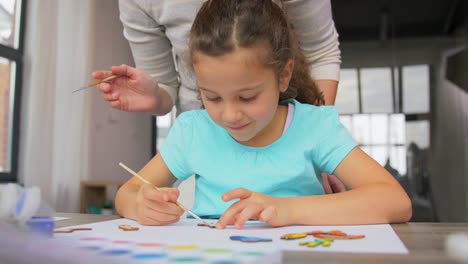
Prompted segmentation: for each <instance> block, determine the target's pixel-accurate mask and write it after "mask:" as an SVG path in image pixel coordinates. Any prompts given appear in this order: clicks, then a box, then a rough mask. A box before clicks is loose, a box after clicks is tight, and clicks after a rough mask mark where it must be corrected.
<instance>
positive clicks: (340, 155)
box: [316, 106, 357, 174]
mask: <svg viewBox="0 0 468 264" xmlns="http://www.w3.org/2000/svg"><path fill="white" fill-rule="evenodd" d="M321 108H323V109H325V110H324V117H323V119H322V120H321V124H320V128H319V129H321V130H323V133H321V135H322V138H321V140H320V147H319V151H318V155H317V158H318V160H317V161H316V163H317V164H319V168H320V169H321V171H324V172H326V173H329V174H333V172H334V171H335V169H336V167H338V165H339V164H340V163H341V161H343V159H344V158H345V157H346V156H347V155H348V153H349V152H350V151H351V150H352V149H353V148H355V147H356V146H357V143H356V141H355V140H354V139H353V137H352V136H351V134H350V133H349V132H348V130H347V129H346V128H345V127H344V126H343V124H341V122H340V119H339V115H338V112H337V110H336V107H329V106H326V107H321Z"/></svg>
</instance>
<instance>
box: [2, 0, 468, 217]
mask: <svg viewBox="0 0 468 264" xmlns="http://www.w3.org/2000/svg"><path fill="white" fill-rule="evenodd" d="M331 3H332V8H333V17H334V21H335V26H336V28H337V31H338V34H339V35H340V38H339V39H340V49H341V53H342V65H341V68H342V70H341V79H340V83H339V88H338V95H337V100H336V106H337V107H338V110H339V112H340V118H341V121H342V123H343V124H344V125H345V126H346V128H347V129H348V130H349V131H350V132H351V133H352V135H353V136H354V138H355V139H356V140H357V142H358V143H359V145H360V146H361V147H362V148H363V149H364V150H365V151H366V152H367V153H368V154H370V155H371V156H372V157H373V158H374V159H375V160H377V161H378V162H379V163H380V164H382V165H383V166H385V168H386V169H387V170H388V171H389V172H390V173H391V174H392V175H393V176H394V177H395V178H396V179H397V180H398V182H400V184H401V185H402V186H403V187H404V188H405V190H406V191H407V192H408V194H409V195H410V197H411V199H412V201H413V218H412V221H440V222H467V221H468V84H467V80H468V3H467V2H466V1H457V0H412V1H404V0H388V1H384V0H380V1H376V0H358V1H349V0H332V1H331ZM122 30H123V29H122V25H121V23H120V20H119V10H118V1H117V0H99V1H93V0H83V1H72V0H60V1H58V0H40V1H39V0H29V1H25V0H23V1H21V0H16V1H15V0H0V76H1V78H0V124H1V126H0V182H18V183H20V184H23V185H24V186H38V187H40V189H41V191H42V198H43V200H44V202H46V203H48V204H49V205H50V206H51V207H53V208H54V209H55V210H56V211H58V212H80V211H81V212H90V209H89V208H88V206H91V205H93V204H83V203H85V202H86V201H85V200H84V199H83V195H84V194H85V193H84V188H85V187H88V189H89V190H91V191H93V190H94V191H95V192H94V195H102V194H103V193H104V195H105V196H106V197H105V199H106V200H112V197H113V193H114V192H115V189H116V188H117V187H118V186H119V184H121V183H123V182H124V181H126V180H127V179H128V178H129V177H130V175H129V174H128V173H127V172H126V171H124V170H122V168H121V167H120V166H118V163H119V162H123V163H125V164H126V165H128V166H129V167H131V168H133V169H134V170H138V169H139V168H141V166H143V165H144V164H145V163H146V162H147V161H148V160H149V159H150V158H151V157H152V155H153V154H154V153H155V152H156V151H157V149H158V147H159V146H160V144H161V143H163V142H164V138H165V137H166V135H167V133H168V130H169V128H170V126H171V124H172V122H173V120H174V118H175V114H174V113H170V114H168V115H166V116H164V117H158V118H154V117H153V116H151V115H149V114H140V113H126V112H122V111H118V110H114V109H111V108H110V107H109V106H108V105H107V103H106V102H104V101H103V100H102V98H101V95H100V94H99V92H98V91H96V90H93V89H89V90H85V91H82V92H77V93H72V91H73V90H75V89H77V88H79V87H81V86H83V85H85V84H87V83H88V82H90V81H92V78H91V72H92V71H94V70H97V69H109V68H110V66H112V65H118V64H122V63H125V64H129V65H133V64H134V63H133V59H132V55H131V52H130V48H129V45H128V42H127V41H126V40H125V38H124V37H123V34H122ZM192 178H193V177H192ZM93 188H94V189H93ZM180 188H181V189H182V191H181V193H182V197H181V202H182V203H183V204H186V205H191V204H192V203H193V179H191V180H189V181H187V182H184V183H183V184H182V185H181V186H180ZM96 190H97V191H96ZM103 190H104V192H102V191H103ZM94 206H96V205H94ZM97 206H102V204H98V205H97Z"/></svg>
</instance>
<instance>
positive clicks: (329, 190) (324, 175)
mask: <svg viewBox="0 0 468 264" xmlns="http://www.w3.org/2000/svg"><path fill="white" fill-rule="evenodd" d="M321 176H322V185H323V190H324V191H325V193H326V194H331V193H333V190H332V188H331V186H330V182H329V181H328V173H325V172H322V174H321Z"/></svg>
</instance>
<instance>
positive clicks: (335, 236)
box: [307, 230, 366, 240]
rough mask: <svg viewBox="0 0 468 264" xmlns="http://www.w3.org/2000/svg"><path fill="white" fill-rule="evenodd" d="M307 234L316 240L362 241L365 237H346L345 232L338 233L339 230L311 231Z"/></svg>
mask: <svg viewBox="0 0 468 264" xmlns="http://www.w3.org/2000/svg"><path fill="white" fill-rule="evenodd" d="M307 234H308V235H312V236H314V237H316V238H321V239H326V240H354V239H362V238H365V237H366V236H364V235H348V234H346V233H345V232H343V231H340V230H332V231H328V232H324V231H312V232H309V233H307Z"/></svg>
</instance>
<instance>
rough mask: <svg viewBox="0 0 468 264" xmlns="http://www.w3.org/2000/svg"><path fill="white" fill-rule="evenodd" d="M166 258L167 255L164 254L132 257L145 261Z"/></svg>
mask: <svg viewBox="0 0 468 264" xmlns="http://www.w3.org/2000/svg"><path fill="white" fill-rule="evenodd" d="M166 257H167V254H164V253H146V254H135V255H133V257H132V258H134V259H141V260H147V259H161V258H166Z"/></svg>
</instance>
